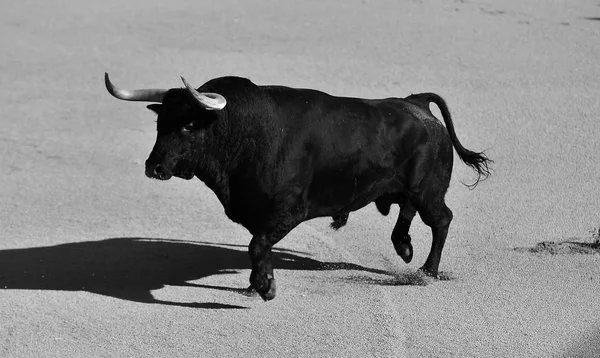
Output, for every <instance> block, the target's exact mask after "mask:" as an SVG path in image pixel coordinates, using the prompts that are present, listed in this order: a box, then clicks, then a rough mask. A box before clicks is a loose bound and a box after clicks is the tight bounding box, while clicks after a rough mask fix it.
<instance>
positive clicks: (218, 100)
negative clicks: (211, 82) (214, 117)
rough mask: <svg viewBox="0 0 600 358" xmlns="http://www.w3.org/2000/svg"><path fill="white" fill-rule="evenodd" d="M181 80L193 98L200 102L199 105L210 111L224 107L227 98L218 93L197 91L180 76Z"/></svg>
mask: <svg viewBox="0 0 600 358" xmlns="http://www.w3.org/2000/svg"><path fill="white" fill-rule="evenodd" d="M181 80H182V81H183V84H184V85H185V88H187V90H188V91H189V92H190V94H191V95H192V96H194V99H195V100H196V101H198V103H200V105H201V106H202V107H204V108H206V109H208V110H211V111H220V110H222V109H223V108H225V105H226V104H227V100H226V99H225V97H223V96H221V95H220V94H218V93H213V92H198V91H197V90H196V89H195V88H194V87H192V85H191V84H189V82H188V81H186V80H185V78H183V76H181Z"/></svg>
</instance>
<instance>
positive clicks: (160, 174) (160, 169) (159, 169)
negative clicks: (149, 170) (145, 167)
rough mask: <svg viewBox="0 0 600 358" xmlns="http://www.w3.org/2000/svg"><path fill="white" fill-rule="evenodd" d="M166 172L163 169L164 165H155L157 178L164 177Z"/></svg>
mask: <svg viewBox="0 0 600 358" xmlns="http://www.w3.org/2000/svg"><path fill="white" fill-rule="evenodd" d="M164 173H165V171H164V170H163V167H162V165H157V166H155V167H154V175H155V176H156V177H157V178H162V177H163V175H164Z"/></svg>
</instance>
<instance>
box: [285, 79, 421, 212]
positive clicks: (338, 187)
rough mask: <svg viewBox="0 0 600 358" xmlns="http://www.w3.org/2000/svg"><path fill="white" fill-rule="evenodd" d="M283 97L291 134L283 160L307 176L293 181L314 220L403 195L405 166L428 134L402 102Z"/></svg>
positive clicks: (299, 94) (305, 93)
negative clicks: (396, 193)
mask: <svg viewBox="0 0 600 358" xmlns="http://www.w3.org/2000/svg"><path fill="white" fill-rule="evenodd" d="M278 92H280V93H281V92H285V93H284V94H285V95H284V96H282V98H278V101H279V106H281V107H280V108H282V109H283V112H284V114H283V115H284V116H285V118H281V121H282V124H283V126H284V128H285V130H287V132H288V134H287V135H286V136H285V138H284V140H283V142H282V148H284V152H285V153H284V154H281V153H280V154H279V157H280V158H285V159H286V160H285V162H283V161H282V162H281V164H282V165H283V166H285V167H286V168H288V169H289V170H286V172H289V173H298V171H300V172H302V174H300V175H297V174H296V175H297V178H294V179H293V180H292V181H293V184H294V185H298V186H301V187H302V188H303V189H304V192H303V193H304V195H303V197H304V200H306V203H305V205H306V206H307V212H308V216H310V217H316V216H325V215H335V214H337V213H341V212H348V211H353V210H357V209H359V208H361V207H363V206H365V205H367V204H369V203H370V202H372V201H373V200H375V199H377V198H378V197H379V196H381V195H383V194H385V193H386V192H388V191H401V190H403V188H402V186H403V178H404V176H405V172H404V169H403V165H404V163H405V162H406V160H407V159H408V158H409V157H410V155H411V154H412V153H413V152H414V150H415V146H416V145H417V142H418V141H419V140H421V139H422V136H423V133H424V132H423V130H422V123H420V122H419V121H418V120H417V119H416V118H415V117H414V116H411V115H409V114H408V113H407V112H406V111H404V110H403V108H402V107H401V103H400V102H398V101H397V100H393V99H389V100H364V99H358V98H347V97H333V96H329V95H327V94H324V93H322V92H318V91H312V90H297V91H289V90H287V89H278ZM294 180H296V181H297V182H294ZM283 182H285V180H283Z"/></svg>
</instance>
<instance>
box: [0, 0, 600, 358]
mask: <svg viewBox="0 0 600 358" xmlns="http://www.w3.org/2000/svg"><path fill="white" fill-rule="evenodd" d="M495 3H496V2H492V1H469V0H464V1H442V0H431V1H429V0H423V1H405V2H398V1H370V0H368V1H365V0H363V1H355V0H349V1H344V2H339V1H329V0H328V1H324V0H319V1H312V0H307V1H302V2H298V1H279V2H276V1H268V0H262V1H255V2H249V1H248V2H245V1H239V0H238V1H234V0H226V1H213V2H199V1H158V0H146V1H129V2H121V1H116V0H103V1H74V0H63V1H40V0H37V1H35V0H28V1H25V0H24V1H12V2H5V3H4V4H3V5H2V11H1V12H0V111H1V115H0V121H1V129H0V168H1V169H2V171H3V174H2V175H0V228H1V234H0V288H5V289H2V290H0V356H5V357H109V356H111V357H187V356H195V357H237V356H249V357H255V356H256V357H259V356H260V357H291V356H306V357H316V356H320V357H350V356H352V357H368V356H372V357H563V356H564V357H597V356H600V343H599V342H600V314H599V312H598V307H599V304H600V298H599V293H600V255H582V254H576V255H573V254H570V255H548V254H533V253H529V252H522V251H524V250H521V251H514V250H513V248H518V247H531V246H534V245H535V244H536V243H538V242H541V241H560V240H566V239H570V238H575V239H577V240H583V239H590V238H591V234H590V233H589V231H590V230H592V229H594V228H597V227H598V226H600V211H599V210H598V204H599V203H600V190H599V187H598V178H599V177H600V165H599V164H600V157H599V154H598V153H600V141H599V140H598V138H600V125H599V124H598V121H599V120H600V118H599V113H600V60H599V59H600V41H599V39H600V21H598V20H599V17H600V6H599V4H598V2H597V1H586V0H582V1H558V0H549V1H544V2H538V1H532V0H525V1H517V0H507V1H504V2H501V3H498V4H497V5H496V4H495ZM104 71H108V72H109V73H110V74H111V78H112V79H113V81H114V82H115V84H117V85H120V86H122V87H180V86H181V83H180V82H179V75H181V74H183V75H185V76H186V77H187V78H188V80H190V81H191V82H193V83H194V84H196V85H197V86H199V85H200V84H201V83H203V82H204V81H206V80H208V79H210V78H213V77H217V76H221V75H228V74H231V75H240V76H245V77H249V78H251V79H252V80H253V81H255V82H256V83H259V84H283V85H291V86H297V87H313V88H318V89H321V90H324V91H327V92H330V93H333V94H338V95H347V96H363V97H370V98H375V97H387V96H406V95H408V94H410V93H416V92H420V91H433V92H437V93H439V94H440V95H442V96H443V97H445V99H446V100H447V102H448V104H449V107H450V110H451V111H452V112H453V114H454V120H455V125H456V127H457V132H458V136H459V138H460V139H461V140H462V142H463V144H465V146H467V147H468V148H471V149H475V150H483V149H485V150H487V153H488V154H489V156H490V157H492V158H493V159H494V160H495V161H496V163H495V165H494V169H495V172H494V174H493V176H492V177H491V178H490V179H489V180H488V181H486V182H484V183H482V184H481V185H480V186H479V187H478V188H477V189H476V190H474V191H469V190H468V189H467V188H466V187H464V186H463V185H462V184H461V181H463V182H467V183H469V182H471V181H472V180H473V179H474V175H473V174H472V173H471V172H470V170H469V169H468V168H466V167H465V166H464V165H462V164H460V163H459V162H458V161H457V165H456V166H455V170H454V174H453V175H454V178H453V183H452V185H451V187H450V190H449V193H448V195H447V202H448V205H449V207H450V208H451V209H452V210H453V211H454V214H455V219H454V221H453V224H452V226H451V229H450V234H449V237H448V241H447V245H446V249H445V251H444V256H443V258H442V263H441V270H442V271H444V272H445V274H446V275H447V276H449V277H450V280H447V281H433V280H430V279H424V278H422V277H420V276H419V275H418V274H416V273H415V272H416V269H417V268H418V267H419V266H420V265H421V264H422V263H423V262H424V260H425V258H426V255H427V252H428V250H429V245H430V242H431V239H430V233H429V229H428V228H427V227H426V226H424V225H423V224H422V223H421V222H420V220H419V219H418V218H417V219H416V220H415V224H414V226H413V228H412V230H411V234H412V236H413V244H414V245H415V258H414V260H413V262H412V263H411V264H409V265H405V264H404V263H403V262H402V261H401V259H399V258H398V257H397V256H396V255H395V252H394V250H393V248H392V245H391V243H390V239H389V237H390V234H391V229H392V227H393V224H394V221H395V218H396V215H397V209H396V210H395V211H393V213H392V215H390V216H388V217H382V216H381V215H379V214H378V213H377V211H376V209H375V208H374V206H368V207H366V208H364V209H362V210H360V211H358V212H356V213H353V214H352V215H351V217H350V222H349V224H348V225H347V226H346V227H344V228H343V229H342V230H340V231H339V232H334V231H332V230H330V229H329V228H328V224H329V220H326V219H319V220H314V221H311V222H308V223H305V224H303V225H301V226H300V227H298V228H297V229H296V230H295V231H293V232H292V233H291V234H290V235H289V236H288V237H287V238H286V239H285V240H283V241H282V242H281V243H280V244H278V245H277V247H278V248H279V251H278V259H277V262H276V275H277V278H278V288H279V290H278V296H277V298H276V299H275V300H274V301H271V302H268V303H265V302H262V300H260V299H259V298H251V297H246V296H243V295H241V294H240V291H241V289H242V288H245V287H246V285H247V282H248V274H249V269H248V268H249V263H248V259H247V255H246V252H245V250H246V245H247V244H248V242H249V240H250V236H249V234H248V233H247V232H246V231H245V230H244V229H243V228H242V227H240V226H237V225H235V224H233V223H231V222H229V221H228V220H227V218H226V217H225V215H224V213H223V209H222V207H221V206H220V205H219V203H218V202H217V200H216V198H215V197H214V195H213V194H212V192H210V191H209V190H208V189H207V188H206V187H205V186H204V185H203V184H202V183H201V182H199V181H198V180H192V181H183V180H178V179H174V180H171V181H169V182H165V183H163V182H158V181H152V180H149V179H146V178H145V176H144V171H143V163H144V161H145V159H146V157H147V155H148V154H149V152H150V150H151V148H152V146H153V144H154V139H155V123H154V117H153V114H152V113H150V112H149V111H147V110H146V109H145V108H144V105H143V104H135V103H126V102H121V101H117V100H115V99H113V98H111V97H110V96H109V95H108V94H107V93H106V90H105V88H104V84H103V75H104Z"/></svg>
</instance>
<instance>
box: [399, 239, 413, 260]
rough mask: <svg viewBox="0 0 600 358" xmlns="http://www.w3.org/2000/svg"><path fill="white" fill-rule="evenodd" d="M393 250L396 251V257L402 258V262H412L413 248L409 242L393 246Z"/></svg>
mask: <svg viewBox="0 0 600 358" xmlns="http://www.w3.org/2000/svg"><path fill="white" fill-rule="evenodd" d="M394 248H395V249H396V253H397V254H398V256H400V257H402V260H404V262H406V263H409V262H411V261H412V258H413V248H412V245H411V244H410V242H408V243H399V244H398V245H395V246H394Z"/></svg>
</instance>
